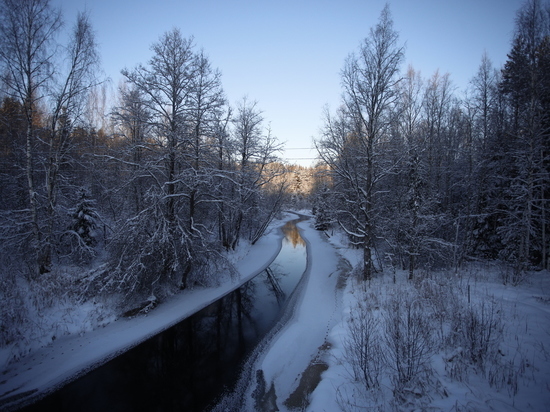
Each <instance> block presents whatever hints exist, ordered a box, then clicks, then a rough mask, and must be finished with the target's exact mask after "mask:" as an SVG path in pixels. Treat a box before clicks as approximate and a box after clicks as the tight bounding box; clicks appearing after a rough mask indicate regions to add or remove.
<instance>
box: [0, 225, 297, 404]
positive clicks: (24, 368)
mask: <svg viewBox="0 0 550 412" xmlns="http://www.w3.org/2000/svg"><path fill="white" fill-rule="evenodd" d="M295 218H296V215H294V214H286V215H285V216H284V218H283V219H282V220H279V221H276V222H274V223H273V224H272V225H271V226H270V229H268V231H266V235H264V236H263V237H262V238H261V239H260V240H259V241H258V242H257V243H256V244H255V245H254V246H251V247H250V248H249V249H248V250H247V251H246V250H245V251H243V250H241V251H239V256H238V258H237V259H236V261H235V262H234V264H235V267H236V269H237V270H238V272H239V274H240V277H238V279H234V280H233V281H232V282H230V283H226V284H224V285H222V286H220V287H217V288H209V289H194V290H190V291H185V292H182V293H180V294H178V295H176V296H173V297H172V299H170V300H168V301H166V302H164V303H162V304H160V305H159V306H157V307H156V308H155V309H154V310H152V311H151V312H149V313H148V314H147V315H146V316H137V317H134V318H130V319H128V318H120V319H118V320H116V321H114V322H112V323H109V324H107V325H105V326H104V327H101V328H98V329H95V330H93V331H90V332H86V333H80V334H76V335H74V334H72V335H71V334H69V335H65V336H61V337H59V338H57V339H56V340H55V341H53V342H52V343H51V344H50V345H48V346H46V347H43V348H40V349H38V350H34V351H32V352H31V353H29V355H27V356H25V357H23V358H21V359H19V360H17V361H16V362H12V363H9V364H7V365H5V366H4V369H3V370H1V371H0V410H3V409H4V408H8V407H10V406H13V405H14V404H19V403H20V402H21V400H22V399H29V398H30V397H35V396H40V395H43V394H44V393H47V392H50V391H52V390H53V389H55V388H56V387H58V386H60V385H62V384H63V383H65V382H67V381H69V380H72V379H74V378H75V377H77V376H79V375H81V374H83V373H84V372H86V371H88V370H90V369H91V368H94V367H97V366H99V365H101V364H103V363H105V362H107V361H108V360H109V359H112V358H113V357H115V356H116V355H118V354H120V353H121V352H124V351H126V350H128V349H130V348H132V347H134V346H135V345H137V344H139V343H140V342H143V341H144V340H146V339H148V338H149V337H151V336H153V335H155V334H157V333H159V332H161V331H163V330H165V329H167V328H169V327H170V326H172V325H174V324H176V323H178V322H179V321H181V320H182V319H184V318H186V317H188V316H190V315H192V314H193V313H196V312H198V311H199V310H201V309H202V308H204V307H206V306H208V305H209V304H210V303H212V302H214V301H216V300H217V299H219V298H220V297H222V296H224V295H226V294H228V293H230V292H231V291H233V290H235V289H236V288H237V287H239V286H240V285H242V284H243V283H245V282H246V281H247V280H249V279H250V278H252V277H254V276H255V275H257V274H258V273H260V272H261V271H263V270H264V269H265V268H266V267H267V266H268V265H269V264H270V263H271V262H272V261H273V260H274V259H275V257H276V256H277V254H278V253H279V250H280V248H281V240H282V238H283V235H282V233H281V231H280V230H279V227H280V226H282V224H284V223H285V222H287V221H289V220H292V219H295ZM4 351H9V348H6V349H4ZM4 358H6V356H4Z"/></svg>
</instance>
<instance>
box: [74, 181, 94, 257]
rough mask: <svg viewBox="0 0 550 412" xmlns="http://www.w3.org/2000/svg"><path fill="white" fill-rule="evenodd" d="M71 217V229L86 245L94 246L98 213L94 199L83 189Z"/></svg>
mask: <svg viewBox="0 0 550 412" xmlns="http://www.w3.org/2000/svg"><path fill="white" fill-rule="evenodd" d="M72 218H73V223H72V227H71V229H72V230H74V231H75V232H76V233H77V234H78V236H79V237H80V239H82V242H84V244H85V245H86V246H90V247H92V246H95V244H96V243H97V240H96V238H95V229H96V226H97V225H96V222H97V219H98V218H99V215H98V213H97V211H96V210H95V205H94V201H93V200H92V199H90V197H89V196H88V194H87V193H86V190H85V189H81V190H80V194H79V201H78V205H77V207H76V210H75V211H74V213H73V214H72Z"/></svg>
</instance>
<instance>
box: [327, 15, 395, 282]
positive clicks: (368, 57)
mask: <svg viewBox="0 0 550 412" xmlns="http://www.w3.org/2000/svg"><path fill="white" fill-rule="evenodd" d="M403 53H404V49H403V47H402V46H400V45H399V44H398V34H397V32H396V31H395V30H394V28H393V20H392V18H391V14H390V10H389V6H388V5H386V6H385V7H384V9H383V10H382V12H381V14H380V18H379V21H378V24H377V25H376V26H375V27H373V28H371V30H370V34H369V36H368V37H367V38H366V39H365V40H364V41H363V42H362V43H361V46H360V48H359V51H358V53H357V54H352V55H351V56H349V57H348V59H347V61H346V64H345V66H344V69H343V70H342V74H341V76H342V84H343V94H344V98H343V99H344V105H345V110H344V112H343V113H345V117H347V120H346V121H347V122H351V125H350V127H349V128H350V131H351V133H349V134H348V135H347V136H342V135H341V130H338V133H337V135H336V136H335V135H334V134H333V133H332V132H331V129H332V127H331V125H330V124H329V125H326V129H327V133H325V136H324V139H323V140H322V141H321V143H320V145H319V147H320V152H321V153H320V155H321V157H322V158H323V159H324V160H325V161H326V162H327V163H328V164H329V165H330V166H331V167H332V168H333V170H334V173H336V174H337V175H338V176H340V177H341V178H342V179H344V181H345V182H347V183H348V184H349V185H350V189H351V190H348V191H347V192H346V194H345V195H344V196H345V203H346V204H347V205H348V216H349V217H351V221H350V223H351V225H352V226H350V225H345V224H344V225H343V227H344V229H345V230H346V232H348V234H350V235H351V236H352V237H354V238H355V239H356V240H357V241H358V242H359V243H360V244H361V247H362V248H363V276H364V278H365V279H370V278H371V276H372V273H373V250H372V249H373V246H374V238H375V228H376V221H375V214H376V208H375V205H376V197H377V186H378V185H379V183H380V180H381V179H382V178H383V177H384V176H385V175H386V174H387V172H388V170H387V169H386V168H385V166H384V165H383V164H382V162H381V158H380V154H381V152H382V151H383V147H384V145H383V143H384V139H385V137H386V136H387V129H388V125H389V111H390V109H391V108H392V107H393V105H394V103H395V100H396V97H397V88H396V85H397V84H398V82H399V69H400V65H401V63H402V60H403ZM346 133H347V132H346ZM333 138H334V139H337V140H338V139H339V140H338V143H337V144H336V145H333V144H332V143H333V142H331V139H333ZM342 139H344V141H342ZM334 143H336V142H334ZM330 147H334V148H335V149H336V150H325V149H329V148H330ZM347 147H349V148H350V149H351V150H350V152H351V153H353V159H351V158H349V157H347V156H349V154H350V153H346V151H345V150H344V149H346V148H347Z"/></svg>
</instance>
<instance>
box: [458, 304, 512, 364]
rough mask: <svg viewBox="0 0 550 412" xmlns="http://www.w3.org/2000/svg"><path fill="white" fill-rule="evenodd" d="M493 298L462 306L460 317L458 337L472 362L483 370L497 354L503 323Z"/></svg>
mask: <svg viewBox="0 0 550 412" xmlns="http://www.w3.org/2000/svg"><path fill="white" fill-rule="evenodd" d="M500 313H501V312H500V310H499V309H498V307H497V304H496V302H495V301H494V299H488V300H482V301H481V302H480V303H478V304H471V305H468V306H467V307H465V308H464V312H463V316H462V317H461V318H460V326H459V327H460V329H459V331H460V338H461V341H462V343H463V346H464V348H465V350H466V356H468V357H469V360H470V361H471V362H472V364H474V365H477V366H479V367H480V368H481V370H485V367H486V364H487V362H491V361H492V360H493V359H494V357H495V356H496V355H497V354H498V351H499V345H500V343H501V342H502V336H503V335H502V333H503V323H502V318H501V314H500Z"/></svg>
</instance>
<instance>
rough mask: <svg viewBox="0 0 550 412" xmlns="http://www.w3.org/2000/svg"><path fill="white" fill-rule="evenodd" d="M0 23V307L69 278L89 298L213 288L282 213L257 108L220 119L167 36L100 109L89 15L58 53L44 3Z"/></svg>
mask: <svg viewBox="0 0 550 412" xmlns="http://www.w3.org/2000/svg"><path fill="white" fill-rule="evenodd" d="M0 15H1V16H2V18H1V19H0V20H1V21H0V39H1V40H0V42H1V47H0V70H1V73H2V84H1V86H2V87H1V89H0V90H1V94H0V98H1V105H0V169H1V174H0V179H1V181H0V191H1V193H0V218H1V224H0V255H1V262H0V267H1V271H0V273H1V275H0V276H1V277H2V282H0V283H2V284H3V287H0V289H1V293H2V296H3V298H6V299H5V300H4V299H3V301H4V302H11V303H13V302H15V300H16V298H15V297H14V296H15V292H14V291H15V290H17V289H18V288H21V287H22V284H25V283H27V284H32V283H33V282H34V283H36V282H40V279H41V278H43V277H44V276H50V275H51V274H55V273H58V272H59V270H60V268H63V267H65V268H66V267H70V266H75V265H76V266H78V267H81V268H84V269H85V270H80V271H79V272H80V273H85V278H82V276H83V275H79V276H80V277H79V282H80V283H79V286H78V287H79V288H80V290H81V291H87V292H86V293H89V294H91V295H96V294H98V293H101V292H109V293H111V292H120V293H122V294H123V296H132V297H136V298H138V297H139V298H140V299H141V298H143V297H146V296H149V295H151V294H153V295H156V296H157V297H162V296H163V295H166V294H168V293H172V292H173V291H174V290H177V289H178V288H186V287H189V286H190V285H192V284H215V283H216V282H217V279H216V278H215V276H214V275H215V274H216V273H220V272H221V271H218V270H217V268H216V266H217V265H223V264H224V262H223V258H222V255H223V253H222V252H223V251H224V250H228V249H234V248H235V247H236V246H237V245H238V243H239V240H241V239H243V238H244V239H247V240H249V241H251V242H255V241H256V240H257V239H258V238H259V237H260V236H261V235H262V233H263V231H264V230H265V228H266V226H267V225H268V224H269V222H270V221H271V219H272V218H273V217H274V215H275V214H276V213H277V211H278V210H279V208H280V205H281V202H282V200H283V193H284V189H285V182H284V180H280V179H279V180H274V178H276V177H277V176H280V175H281V173H282V168H281V164H280V163H275V162H274V161H275V160H276V154H277V152H278V150H279V149H280V147H279V144H278V143H277V141H276V139H275V137H274V136H273V135H272V134H271V133H270V130H269V129H268V128H266V127H265V125H264V118H263V115H262V111H261V110H260V109H259V107H258V104H257V103H256V102H255V101H252V100H250V99H248V98H243V99H242V100H241V101H240V102H238V103H237V104H236V105H234V106H231V105H230V104H229V103H228V101H227V98H226V96H225V94H224V91H223V87H222V81H221V75H220V72H219V71H218V70H216V69H215V68H214V67H213V66H212V63H211V61H210V60H209V58H208V57H207V56H206V54H205V53H204V52H203V51H202V50H198V49H197V48H196V46H195V44H194V41H193V39H192V38H185V37H184V36H182V34H181V33H180V31H179V30H177V29H173V30H171V31H168V32H166V33H165V34H164V35H162V36H161V37H160V39H159V40H158V41H157V42H155V43H153V45H152V47H151V50H152V57H151V58H150V60H149V61H147V62H145V63H143V64H140V65H138V66H137V67H135V68H133V69H124V70H122V74H123V78H124V81H123V82H122V83H121V86H120V88H119V90H118V93H117V101H116V103H115V104H114V106H113V107H110V108H107V107H106V103H105V96H104V88H103V84H104V82H103V80H102V79H100V78H99V76H98V73H99V72H100V70H99V69H100V68H99V64H98V61H99V59H98V50H97V47H96V43H95V39H94V34H93V29H92V27H91V24H90V21H89V18H88V16H87V15H86V14H80V15H79V16H78V18H77V21H76V23H75V25H74V27H73V30H72V32H71V33H72V34H71V37H70V39H69V41H68V44H63V45H61V44H58V43H57V41H56V39H57V35H58V33H59V32H60V30H61V27H62V24H61V21H62V16H61V13H60V11H58V10H56V9H55V8H53V7H52V6H51V5H50V2H49V0H2V1H1V10H0ZM102 90H103V93H102ZM98 108H99V110H98ZM98 113H99V114H98ZM50 278H51V276H50ZM23 288H24V287H23ZM23 290H24V289H23ZM14 305H15V303H14Z"/></svg>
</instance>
